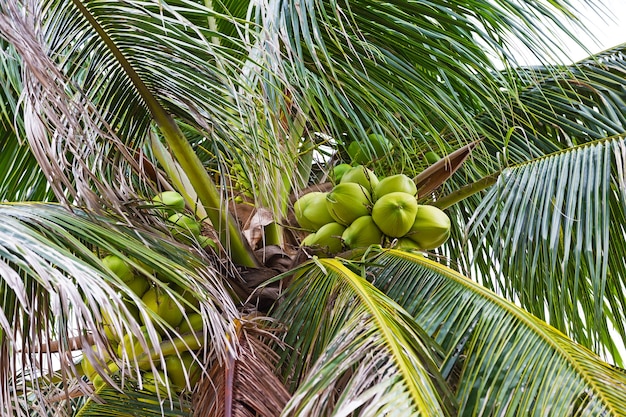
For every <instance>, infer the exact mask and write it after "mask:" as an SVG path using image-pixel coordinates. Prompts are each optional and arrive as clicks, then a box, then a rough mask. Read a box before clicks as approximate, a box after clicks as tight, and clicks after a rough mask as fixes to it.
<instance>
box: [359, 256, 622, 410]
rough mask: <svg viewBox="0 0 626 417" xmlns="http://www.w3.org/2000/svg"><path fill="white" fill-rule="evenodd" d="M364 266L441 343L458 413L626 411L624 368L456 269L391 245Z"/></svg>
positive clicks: (378, 283) (375, 281)
mask: <svg viewBox="0 0 626 417" xmlns="http://www.w3.org/2000/svg"><path fill="white" fill-rule="evenodd" d="M367 272H368V276H369V277H371V280H372V281H373V283H374V284H375V285H376V286H377V287H378V288H380V289H381V290H383V291H384V292H385V293H386V294H388V296H389V297H391V298H393V299H395V300H396V301H397V302H398V303H399V304H400V305H401V306H403V307H404V308H405V309H406V310H407V311H408V312H409V313H410V314H412V315H413V316H414V317H415V320H416V322H417V324H418V325H420V326H422V328H423V329H424V330H425V331H426V332H427V333H428V334H429V335H431V336H432V338H433V339H434V340H435V341H436V342H437V343H438V344H439V345H441V347H442V349H443V351H444V352H445V355H446V358H445V360H444V364H443V366H442V369H441V372H442V374H443V375H444V376H448V375H450V373H451V372H456V373H457V374H458V376H457V378H458V381H457V389H456V394H457V400H458V403H459V415H472V416H475V415H502V416H521V415H551V416H569V415H606V416H619V415H623V414H624V413H626V401H625V399H624V390H625V389H626V372H624V370H622V369H619V368H616V367H612V366H610V365H608V364H606V363H605V362H603V361H601V360H600V358H598V357H597V356H596V355H594V354H593V353H591V352H590V351H589V350H587V349H585V348H584V347H582V346H580V345H578V344H576V343H574V342H573V341H571V340H570V339H568V338H567V337H566V336H565V335H564V334H562V333H561V332H559V331H558V330H556V329H554V328H553V327H550V326H548V325H547V324H546V323H545V322H543V321H541V320H539V319H537V318H536V317H534V316H532V315H530V314H529V313H527V312H526V311H524V310H522V309H520V308H519V307H517V306H515V305H514V304H512V303H511V302H509V301H506V300H504V299H502V298H501V297H499V296H497V295H496V294H494V293H492V292H491V291H489V290H487V289H485V288H484V287H482V286H480V285H479V284H477V283H475V282H473V281H471V280H469V279H467V278H465V277H463V276H461V275H460V274H458V273H457V272H455V271H453V270H451V269H448V268H447V267H444V266H442V265H441V264H439V263H437V262H434V261H432V260H430V259H427V258H425V257H424V256H423V255H421V254H410V253H407V252H400V251H394V250H389V251H386V252H383V253H382V254H381V255H380V256H378V257H377V258H375V259H374V260H373V263H372V266H371V267H370V268H368V269H367Z"/></svg>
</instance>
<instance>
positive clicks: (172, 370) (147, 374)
mask: <svg viewBox="0 0 626 417" xmlns="http://www.w3.org/2000/svg"><path fill="white" fill-rule="evenodd" d="M102 263H103V264H104V266H105V267H106V268H107V269H109V270H110V271H111V272H112V273H113V274H115V275H116V276H117V277H118V278H120V279H121V280H122V281H124V283H125V285H126V287H128V288H129V290H131V291H132V292H134V293H135V294H136V295H137V296H138V297H140V298H141V300H142V301H143V303H144V304H145V306H146V307H147V308H148V310H150V311H151V312H152V313H153V315H152V316H151V317H150V318H146V317H145V316H140V315H139V314H138V311H137V307H136V305H135V304H134V302H131V301H130V300H126V301H125V304H126V307H127V308H128V310H129V311H130V312H131V313H132V314H133V315H135V318H136V319H137V320H138V321H140V322H142V324H143V326H142V327H141V328H140V330H141V332H142V335H143V336H144V337H143V339H144V340H145V342H146V343H147V345H146V343H143V342H142V341H140V340H138V338H137V337H136V336H135V335H133V334H131V333H128V334H126V335H124V336H123V337H122V338H120V337H119V333H118V332H117V331H114V330H113V329H114V327H113V326H114V325H113V322H112V320H111V318H110V317H109V316H108V315H107V313H106V312H105V311H104V310H103V311H101V314H102V325H103V327H104V334H105V336H106V338H107V339H108V341H109V344H110V345H111V346H112V347H113V350H114V351H115V352H116V353H117V358H111V357H108V362H107V364H106V367H108V374H109V375H111V376H113V375H115V374H116V373H117V372H119V367H118V366H117V363H119V361H120V360H122V359H123V358H128V359H129V360H130V361H131V365H132V366H134V364H135V363H136V364H137V366H138V367H139V369H140V370H141V371H142V378H141V379H142V382H143V389H144V390H147V391H149V392H153V393H156V389H157V388H158V389H159V390H160V393H161V395H166V394H167V393H179V392H181V391H182V390H183V388H184V387H186V386H187V382H186V381H187V380H189V383H190V384H191V385H192V386H193V384H195V383H196V382H197V381H198V379H199V377H200V371H199V365H198V363H197V362H196V361H195V360H194V356H195V354H196V351H198V350H199V349H200V348H201V347H202V346H201V345H200V341H201V340H204V337H203V336H202V332H203V331H204V323H203V320H202V316H201V315H200V314H199V313H198V307H199V300H198V299H197V298H196V297H195V296H194V294H193V293H192V292H191V291H188V290H185V289H182V288H180V287H178V286H177V285H175V284H174V283H167V282H165V284H164V283H163V281H164V278H163V277H161V276H159V274H158V272H157V271H155V270H154V269H152V268H150V267H149V266H147V265H145V264H142V263H141V262H139V261H137V260H131V259H130V258H126V257H123V256H118V255H115V254H109V255H107V256H105V257H104V258H102ZM157 280H158V281H159V284H157V283H156V282H157ZM175 293H178V294H179V295H180V296H181V297H182V300H181V297H177V296H176V295H175ZM123 298H124V297H123ZM183 300H184V301H183ZM157 316H158V318H157ZM146 320H151V321H152V323H151V324H152V325H153V327H154V328H155V329H156V330H157V332H158V333H157V334H156V338H155V335H154V334H153V335H152V337H150V336H149V334H148V331H147V326H146V324H147V323H146V322H145V321H146ZM173 331H175V332H176V336H177V337H178V335H180V336H182V337H184V338H185V341H186V343H185V349H187V350H185V351H184V352H180V351H179V352H176V351H172V352H169V354H164V357H165V368H166V369H167V375H166V374H165V372H164V370H163V369H157V370H156V371H155V370H154V369H153V368H152V365H151V361H150V357H151V354H152V352H151V351H153V350H154V348H155V346H156V345H160V344H161V342H163V341H164V340H165V339H166V337H167V339H169V338H170V336H171V335H170V333H172V332H173ZM199 333H200V335H199ZM92 348H93V349H95V348H96V347H95V346H94V347H92ZM166 353H167V352H166ZM95 357H101V355H96V356H95ZM158 363H159V361H156V362H155V364H158ZM81 366H82V369H83V372H84V374H85V376H86V377H87V378H88V379H89V380H90V381H92V383H93V384H94V386H95V387H99V386H101V385H102V384H103V383H104V380H103V378H102V376H100V375H98V374H97V373H96V371H95V369H94V365H93V363H92V362H91V360H90V357H89V355H84V356H83V359H82V361H81ZM155 380H156V381H157V382H156V383H155V382H154V381H155ZM165 387H168V388H169V390H170V391H167V392H164V391H163V389H165Z"/></svg>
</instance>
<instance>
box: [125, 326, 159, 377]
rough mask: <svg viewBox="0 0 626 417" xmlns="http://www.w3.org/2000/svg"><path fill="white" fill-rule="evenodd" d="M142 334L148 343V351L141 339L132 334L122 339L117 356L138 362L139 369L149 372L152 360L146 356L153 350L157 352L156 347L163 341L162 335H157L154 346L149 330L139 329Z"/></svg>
mask: <svg viewBox="0 0 626 417" xmlns="http://www.w3.org/2000/svg"><path fill="white" fill-rule="evenodd" d="M139 330H140V331H141V334H142V336H143V338H144V340H145V341H146V346H147V348H148V350H146V349H145V348H144V346H143V345H142V344H141V342H140V341H139V339H138V338H137V337H136V336H135V335H134V334H132V333H127V334H125V335H124V337H123V338H122V341H121V342H120V344H119V345H118V346H117V354H118V356H119V358H123V357H124V356H126V357H128V358H129V359H130V360H131V362H132V361H137V366H138V367H139V369H142V370H147V369H150V368H151V365H150V359H149V357H148V356H144V354H145V353H148V352H149V351H151V350H155V347H156V346H157V345H159V344H161V342H162V341H163V339H162V338H161V335H160V334H158V333H156V344H153V342H152V340H151V339H150V335H149V333H148V329H147V328H146V327H145V326H142V327H140V328H139Z"/></svg>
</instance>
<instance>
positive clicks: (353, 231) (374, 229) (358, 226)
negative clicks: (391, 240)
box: [341, 216, 383, 249]
mask: <svg viewBox="0 0 626 417" xmlns="http://www.w3.org/2000/svg"><path fill="white" fill-rule="evenodd" d="M341 238H342V239H343V242H344V244H345V245H346V246H347V247H348V248H350V249H356V248H364V247H367V246H369V245H375V244H380V243H381V241H382V239H383V232H382V231H381V230H380V229H379V228H378V226H376V223H374V220H373V219H372V216H361V217H359V218H358V219H356V220H355V221H353V222H352V224H351V225H350V226H348V227H347V228H346V230H344V232H343V234H342V235H341Z"/></svg>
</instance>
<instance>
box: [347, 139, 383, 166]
mask: <svg viewBox="0 0 626 417" xmlns="http://www.w3.org/2000/svg"><path fill="white" fill-rule="evenodd" d="M367 138H368V141H369V145H370V146H368V145H366V144H365V143H361V142H358V141H354V142H351V143H350V145H348V155H350V158H352V161H354V162H355V163H357V164H366V163H368V162H369V161H371V160H372V159H380V158H382V157H384V156H385V155H386V154H387V153H389V152H390V151H391V143H390V142H389V140H387V138H386V137H384V136H382V135H379V134H376V133H372V134H370V135H368V136H367Z"/></svg>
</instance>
